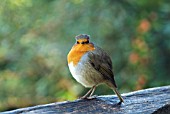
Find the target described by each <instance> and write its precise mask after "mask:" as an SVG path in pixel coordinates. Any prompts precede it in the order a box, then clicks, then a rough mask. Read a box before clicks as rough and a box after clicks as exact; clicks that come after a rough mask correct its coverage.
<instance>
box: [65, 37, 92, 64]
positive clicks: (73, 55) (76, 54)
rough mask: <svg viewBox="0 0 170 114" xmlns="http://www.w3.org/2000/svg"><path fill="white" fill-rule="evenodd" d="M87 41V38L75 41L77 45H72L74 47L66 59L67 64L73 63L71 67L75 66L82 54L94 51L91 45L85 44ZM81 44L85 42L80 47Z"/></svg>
mask: <svg viewBox="0 0 170 114" xmlns="http://www.w3.org/2000/svg"><path fill="white" fill-rule="evenodd" d="M88 41H89V39H87V38H84V39H78V40H77V43H76V44H74V46H73V47H72V49H71V51H70V52H69V54H68V58H67V59H68V64H69V63H71V62H73V65H74V66H76V65H77V63H78V62H79V61H80V59H81V57H82V56H83V55H84V54H86V53H87V52H89V51H93V50H94V49H95V47H94V44H93V43H88V44H85V43H86V42H88ZM81 42H85V43H84V44H82V45H81V44H79V43H81Z"/></svg>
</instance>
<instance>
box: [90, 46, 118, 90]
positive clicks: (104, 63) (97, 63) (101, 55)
mask: <svg viewBox="0 0 170 114" xmlns="http://www.w3.org/2000/svg"><path fill="white" fill-rule="evenodd" d="M95 48H96V49H95V50H94V51H90V52H89V53H88V57H89V62H90V64H91V65H92V66H93V68H94V69H95V70H97V71H98V72H100V73H101V74H102V76H103V78H104V79H106V80H109V81H111V82H112V84H113V85H114V86H115V87H117V86H116V83H115V80H114V74H113V72H112V61H111V59H110V57H109V55H108V54H107V53H106V52H104V51H103V50H102V49H101V48H99V47H95Z"/></svg>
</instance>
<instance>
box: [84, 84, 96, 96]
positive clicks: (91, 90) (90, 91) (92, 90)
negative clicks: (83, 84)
mask: <svg viewBox="0 0 170 114" xmlns="http://www.w3.org/2000/svg"><path fill="white" fill-rule="evenodd" d="M94 88H96V86H93V87H92V88H91V89H90V90H89V91H88V92H87V93H86V94H85V95H84V96H83V97H81V99H86V98H87V97H88V95H89V94H90V96H91V95H92V94H93V92H94Z"/></svg>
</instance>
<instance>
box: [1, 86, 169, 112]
mask: <svg viewBox="0 0 170 114" xmlns="http://www.w3.org/2000/svg"><path fill="white" fill-rule="evenodd" d="M122 96H123V98H124V100H125V102H124V103H122V104H119V100H118V98H117V97H116V96H115V95H107V96H98V97H96V98H93V99H89V100H81V99H78V100H75V101H65V102H56V103H51V104H45V105H38V106H33V107H28V108H21V109H17V110H12V111H6V112H2V114H18V113H26V114H30V113H37V114H42V113H44V114H52V113H55V114H56V113H78V114H80V113H112V114H131V113H134V114H140V113H142V114H151V113H153V114H168V113H169V114H170V86H164V87H156V88H150V89H145V90H139V91H135V92H131V93H126V94H122Z"/></svg>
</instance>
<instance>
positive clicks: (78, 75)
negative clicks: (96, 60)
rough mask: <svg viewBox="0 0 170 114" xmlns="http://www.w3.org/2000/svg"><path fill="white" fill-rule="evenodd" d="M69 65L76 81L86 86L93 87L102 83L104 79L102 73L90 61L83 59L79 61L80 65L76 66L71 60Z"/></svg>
mask: <svg viewBox="0 0 170 114" xmlns="http://www.w3.org/2000/svg"><path fill="white" fill-rule="evenodd" d="M68 66H69V69H70V72H71V74H72V76H73V77H74V78H75V79H76V81H77V82H79V83H81V84H82V85H83V86H85V87H92V86H94V85H97V84H99V83H101V81H102V80H103V79H102V78H103V77H102V76H101V74H100V73H99V72H98V71H96V70H95V69H94V68H93V67H92V66H91V65H90V63H87V62H84V61H82V62H79V63H78V65H76V66H74V65H73V62H71V63H70V64H68ZM100 80H101V81H100Z"/></svg>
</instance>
